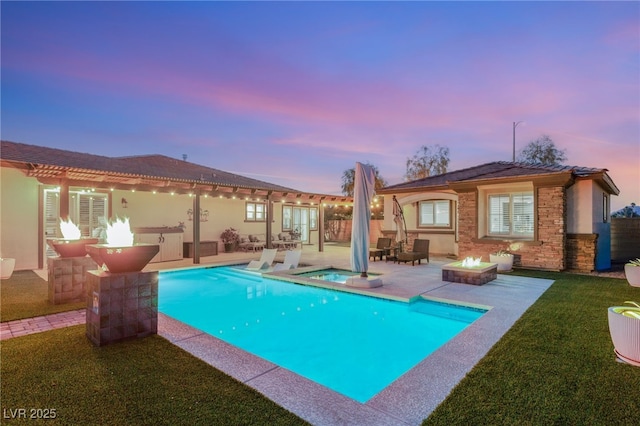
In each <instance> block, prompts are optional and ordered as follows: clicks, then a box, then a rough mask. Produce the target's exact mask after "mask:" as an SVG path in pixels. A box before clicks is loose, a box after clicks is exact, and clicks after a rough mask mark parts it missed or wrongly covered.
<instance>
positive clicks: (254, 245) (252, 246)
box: [238, 235, 264, 251]
mask: <svg viewBox="0 0 640 426" xmlns="http://www.w3.org/2000/svg"><path fill="white" fill-rule="evenodd" d="M238 247H240V248H241V249H243V250H244V251H249V250H251V251H257V250H262V249H263V248H264V241H260V238H258V237H256V236H254V235H249V237H247V238H244V237H242V238H240V243H239V244H238Z"/></svg>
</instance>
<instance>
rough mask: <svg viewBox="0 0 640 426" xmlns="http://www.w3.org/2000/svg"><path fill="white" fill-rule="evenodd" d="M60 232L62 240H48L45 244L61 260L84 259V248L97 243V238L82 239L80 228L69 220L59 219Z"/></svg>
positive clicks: (85, 252) (85, 253)
mask: <svg viewBox="0 0 640 426" xmlns="http://www.w3.org/2000/svg"><path fill="white" fill-rule="evenodd" d="M60 231H61V232H62V236H63V238H49V239H47V244H48V245H49V247H51V248H52V249H54V250H55V252H56V253H58V255H59V256H60V257H63V258H67V257H84V256H86V255H87V251H86V250H85V246H86V245H87V244H96V243H97V242H98V241H99V240H98V239H97V238H89V237H82V233H81V232H80V228H78V226H76V225H75V224H74V223H73V222H72V221H71V219H69V220H67V221H64V220H62V219H60Z"/></svg>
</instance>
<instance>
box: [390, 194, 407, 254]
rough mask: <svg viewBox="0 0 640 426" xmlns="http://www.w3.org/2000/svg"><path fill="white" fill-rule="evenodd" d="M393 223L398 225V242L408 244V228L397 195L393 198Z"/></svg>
mask: <svg viewBox="0 0 640 426" xmlns="http://www.w3.org/2000/svg"><path fill="white" fill-rule="evenodd" d="M393 221H394V222H395V223H396V242H398V243H399V242H401V241H405V242H406V240H407V238H406V233H407V231H406V229H407V227H406V226H405V220H404V213H403V212H402V207H401V206H400V203H399V202H398V199H397V198H396V196H395V195H394V196H393Z"/></svg>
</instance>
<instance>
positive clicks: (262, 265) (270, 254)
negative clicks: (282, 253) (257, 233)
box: [246, 249, 278, 271]
mask: <svg viewBox="0 0 640 426" xmlns="http://www.w3.org/2000/svg"><path fill="white" fill-rule="evenodd" d="M276 253H278V249H264V250H262V254H261V255H260V260H252V261H251V262H249V264H248V265H247V268H246V269H248V270H252V271H260V270H262V269H267V268H268V267H270V266H271V264H272V263H273V261H274V259H275V258H276Z"/></svg>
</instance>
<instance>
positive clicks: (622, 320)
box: [608, 306, 640, 367]
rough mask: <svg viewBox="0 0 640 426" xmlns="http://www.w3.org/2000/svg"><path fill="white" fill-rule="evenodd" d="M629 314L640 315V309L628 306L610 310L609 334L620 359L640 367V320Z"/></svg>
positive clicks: (615, 307) (614, 307)
mask: <svg viewBox="0 0 640 426" xmlns="http://www.w3.org/2000/svg"><path fill="white" fill-rule="evenodd" d="M625 312H626V313H627V314H626V315H625ZM629 312H632V313H636V314H638V315H640V308H632V307H627V306H613V307H610V308H609V310H608V316H609V333H610V334H611V340H612V341H613V346H614V350H615V353H616V355H617V356H618V358H620V359H621V360H623V361H625V362H627V363H629V364H631V365H635V366H638V367H640V319H638V318H634V317H632V316H629V315H633V314H630V313H629Z"/></svg>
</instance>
